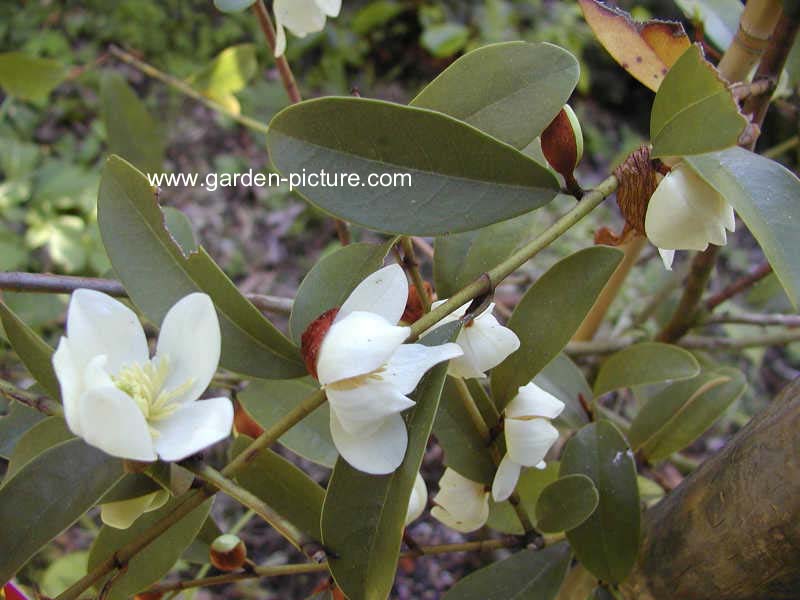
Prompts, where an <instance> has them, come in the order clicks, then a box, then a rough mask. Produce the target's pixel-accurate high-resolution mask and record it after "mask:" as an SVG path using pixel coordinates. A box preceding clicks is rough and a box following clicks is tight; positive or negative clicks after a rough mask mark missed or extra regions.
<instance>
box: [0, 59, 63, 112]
mask: <svg viewBox="0 0 800 600" xmlns="http://www.w3.org/2000/svg"><path fill="white" fill-rule="evenodd" d="M67 72H68V69H67V67H66V66H64V65H62V64H61V63H60V62H57V61H55V60H51V59H49V58H38V57H35V56H30V55H28V54H24V53H22V52H4V53H2V54H0V88H2V89H3V91H4V92H5V93H6V94H7V95H9V96H16V97H17V98H22V99H24V100H34V101H40V100H46V99H47V96H49V95H50V92H52V91H53V90H54V89H55V88H57V87H58V86H59V85H61V82H62V81H64V78H65V77H66V76H67Z"/></svg>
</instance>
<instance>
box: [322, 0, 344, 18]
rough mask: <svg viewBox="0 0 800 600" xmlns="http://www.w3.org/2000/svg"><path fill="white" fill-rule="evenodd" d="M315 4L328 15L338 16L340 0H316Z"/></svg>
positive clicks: (340, 6) (340, 8)
mask: <svg viewBox="0 0 800 600" xmlns="http://www.w3.org/2000/svg"><path fill="white" fill-rule="evenodd" d="M317 6H319V7H320V9H321V10H322V12H324V13H325V14H326V15H328V16H329V17H338V16H339V11H341V10H342V0H317Z"/></svg>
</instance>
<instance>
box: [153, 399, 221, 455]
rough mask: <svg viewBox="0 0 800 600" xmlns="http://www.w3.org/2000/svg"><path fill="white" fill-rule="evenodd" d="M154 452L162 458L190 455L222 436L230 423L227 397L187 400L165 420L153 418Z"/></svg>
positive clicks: (214, 442)
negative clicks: (156, 433) (154, 433)
mask: <svg viewBox="0 0 800 600" xmlns="http://www.w3.org/2000/svg"><path fill="white" fill-rule="evenodd" d="M152 426H153V427H154V428H155V429H156V431H158V436H156V437H155V439H154V442H155V447H156V452H158V455H159V456H160V457H161V459H162V460H166V461H176V460H181V459H184V458H186V457H187V456H191V455H192V454H194V453H196V452H200V450H203V449H205V448H208V447H209V446H211V445H212V444H216V443H217V442H218V441H220V440H223V439H225V438H226V437H228V436H229V435H230V434H231V427H232V426H233V404H232V403H231V401H230V400H229V399H228V398H209V399H208V400H198V401H197V402H188V403H187V404H185V405H184V406H183V407H182V408H181V409H180V410H178V411H177V412H175V413H173V414H172V415H170V416H169V417H167V418H166V419H163V420H161V421H155V422H154V423H152Z"/></svg>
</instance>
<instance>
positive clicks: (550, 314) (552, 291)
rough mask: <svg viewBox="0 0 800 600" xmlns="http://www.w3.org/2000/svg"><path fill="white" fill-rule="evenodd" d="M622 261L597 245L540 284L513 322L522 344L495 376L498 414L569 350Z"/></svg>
mask: <svg viewBox="0 0 800 600" xmlns="http://www.w3.org/2000/svg"><path fill="white" fill-rule="evenodd" d="M621 259H622V252H620V251H619V250H617V249H616V248H608V247H606V246H594V247H592V248H586V249H585V250H581V251H580V252H576V253H575V254H572V255H571V256H568V257H567V258H565V259H563V260H561V261H560V262H558V263H556V264H555V265H554V266H553V267H552V268H551V269H550V270H549V271H547V273H545V274H544V275H542V276H541V277H540V278H539V280H538V281H537V282H536V283H534V284H533V285H532V286H531V287H530V289H528V291H527V292H525V295H524V296H523V297H522V300H520V302H519V304H518V305H517V307H516V308H515V309H514V313H513V314H512V315H511V318H510V319H509V320H508V327H509V328H510V329H511V330H513V331H514V333H516V334H517V336H518V337H519V339H520V342H521V345H520V348H519V350H517V351H516V352H514V353H513V354H512V355H511V356H509V357H508V358H507V359H506V360H504V361H503V362H502V363H501V364H500V365H499V366H497V367H495V368H494V370H493V371H492V395H493V396H494V400H495V403H496V404H497V408H498V410H502V409H503V408H505V405H506V404H508V402H509V401H510V400H511V399H512V398H513V397H514V396H515V395H516V394H517V390H518V389H519V388H520V387H521V386H523V385H526V384H527V383H528V382H530V381H531V379H533V377H534V376H535V375H537V374H538V373H539V371H541V370H542V369H543V368H544V367H545V366H547V363H549V362H550V361H551V360H553V359H554V358H555V357H556V356H558V354H559V353H560V352H561V351H562V350H563V349H564V347H565V346H566V345H567V342H569V340H570V338H571V337H572V335H573V334H574V333H575V332H576V331H577V330H578V327H579V326H580V324H581V323H582V322H583V319H584V318H585V317H586V315H587V314H588V312H589V309H591V307H592V305H593V304H594V301H595V299H596V298H597V296H598V295H599V294H600V292H601V291H602V289H603V287H604V286H605V284H606V282H607V281H608V278H609V277H611V274H612V273H613V272H614V269H616V268H617V265H618V264H619V262H620V260H621Z"/></svg>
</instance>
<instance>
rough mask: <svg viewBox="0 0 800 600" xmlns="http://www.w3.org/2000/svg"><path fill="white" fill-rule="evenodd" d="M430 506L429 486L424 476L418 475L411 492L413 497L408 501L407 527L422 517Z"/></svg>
mask: <svg viewBox="0 0 800 600" xmlns="http://www.w3.org/2000/svg"><path fill="white" fill-rule="evenodd" d="M427 505H428V486H426V485H425V480H424V479H422V475H420V474H419V473H417V477H416V478H415V479H414V487H413V488H412V490H411V497H410V498H409V499H408V511H406V526H408V525H409V524H410V523H411V522H412V521H416V520H417V519H419V517H420V515H422V513H423V512H424V511H425V507H426V506H427Z"/></svg>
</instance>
